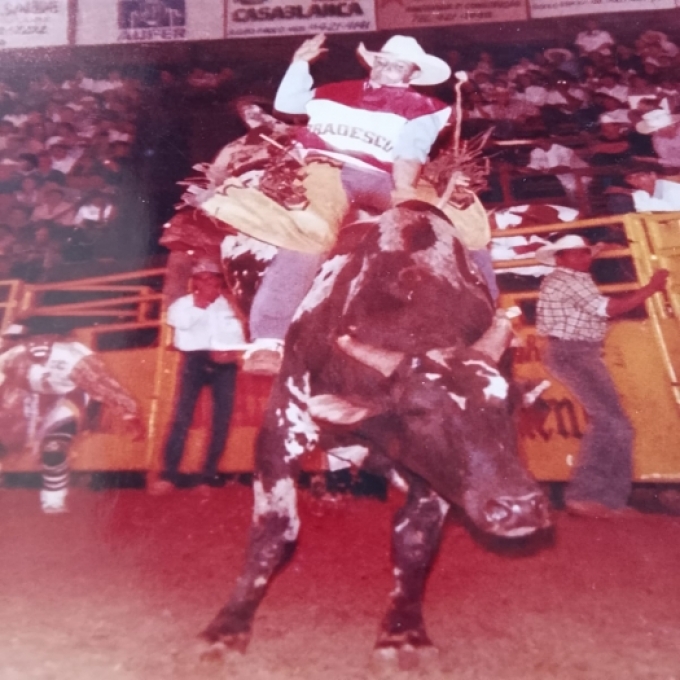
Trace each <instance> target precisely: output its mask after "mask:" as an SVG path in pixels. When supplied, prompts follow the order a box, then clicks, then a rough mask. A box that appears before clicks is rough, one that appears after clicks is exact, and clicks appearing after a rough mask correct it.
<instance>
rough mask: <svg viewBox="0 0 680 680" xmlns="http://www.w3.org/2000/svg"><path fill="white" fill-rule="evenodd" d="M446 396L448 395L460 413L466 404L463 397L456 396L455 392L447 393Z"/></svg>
mask: <svg viewBox="0 0 680 680" xmlns="http://www.w3.org/2000/svg"><path fill="white" fill-rule="evenodd" d="M447 394H448V395H449V398H450V399H451V401H453V402H454V403H455V404H457V405H458V408H459V409H460V410H461V411H464V410H465V406H466V404H467V399H466V398H465V397H461V396H460V394H456V393H455V392H447Z"/></svg>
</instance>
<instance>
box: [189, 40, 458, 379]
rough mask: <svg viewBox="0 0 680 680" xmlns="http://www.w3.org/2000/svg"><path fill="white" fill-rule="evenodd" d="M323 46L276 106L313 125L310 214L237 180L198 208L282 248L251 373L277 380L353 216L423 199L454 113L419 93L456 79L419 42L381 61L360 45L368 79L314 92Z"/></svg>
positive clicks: (260, 315) (307, 135)
mask: <svg viewBox="0 0 680 680" xmlns="http://www.w3.org/2000/svg"><path fill="white" fill-rule="evenodd" d="M325 40H326V36H325V35H323V34H320V35H317V36H315V37H313V38H309V39H308V40H305V41H304V42H303V43H302V45H301V46H300V47H299V48H298V49H297V50H296V51H295V53H294V54H293V58H292V61H291V64H290V66H289V67H288V70H287V71H286V74H285V75H284V77H283V80H282V81H281V84H280V85H279V89H278V91H277V94H276V99H275V101H274V107H275V109H276V110H277V111H280V112H284V113H286V114H289V115H307V116H308V124H307V127H306V128H303V129H301V130H299V131H298V134H297V135H296V140H297V149H296V153H298V154H299V156H300V157H301V158H302V159H304V160H303V162H304V164H305V165H304V167H305V176H304V179H303V180H302V185H303V186H304V189H305V194H306V199H307V201H308V205H307V207H304V208H301V209H294V208H290V209H287V208H284V206H282V205H279V204H278V203H277V202H276V201H274V200H272V199H271V198H269V197H267V196H265V195H264V194H263V193H262V192H261V191H259V190H257V189H254V188H251V187H244V186H239V182H238V181H234V180H227V182H226V183H225V184H224V185H223V186H222V188H221V189H220V190H219V191H218V192H217V193H215V195H213V196H210V197H209V198H208V199H207V200H205V201H203V202H202V203H201V205H200V207H201V209H202V210H203V211H204V212H206V213H207V214H209V215H212V216H213V217H217V218H218V219H220V220H222V221H224V222H226V223H227V224H230V225H231V226H233V227H234V228H236V229H238V230H239V231H241V232H243V233H245V234H247V235H248V236H253V237H254V238H257V239H259V240H261V241H264V242H265V243H270V244H272V245H275V246H277V247H279V248H280V250H279V252H278V254H277V255H276V258H275V260H274V262H273V263H272V265H271V266H270V268H269V269H268V270H267V274H266V275H265V278H264V279H263V281H262V285H261V286H260V288H259V290H258V293H257V296H256V299H255V301H254V303H253V308H252V310H251V315H250V334H251V337H252V338H253V341H254V345H253V352H252V354H250V355H248V356H247V357H246V363H245V364H244V368H245V370H249V371H252V372H260V373H266V372H269V373H276V372H278V368H279V366H280V360H281V356H282V348H283V339H284V337H285V333H286V331H287V330H288V326H289V324H290V321H291V319H292V317H293V314H294V313H295V310H296V309H297V307H298V305H299V304H300V302H301V301H302V299H303V298H304V296H305V294H306V292H307V291H308V290H309V287H310V286H311V283H312V281H313V280H314V275H315V274H316V272H317V270H318V268H319V266H320V265H321V264H322V262H323V261H324V259H325V257H326V254H327V253H328V252H329V251H330V250H331V249H332V247H333V245H334V244H335V240H336V238H337V234H338V231H339V229H340V226H341V224H342V222H343V220H344V219H345V217H346V216H347V215H348V213H349V210H350V206H355V207H357V206H360V207H370V208H371V209H374V210H378V211H384V210H386V209H387V208H389V207H390V204H391V203H395V204H396V203H398V202H400V201H402V200H406V199H409V198H415V197H416V187H417V184H418V179H419V177H420V173H421V170H422V167H423V165H424V164H425V162H426V161H427V157H428V154H429V152H430V148H431V146H432V145H433V144H434V142H435V140H436V139H437V136H438V134H439V132H440V131H441V130H442V128H443V127H444V126H445V125H446V123H447V122H448V119H449V116H450V113H451V110H450V107H448V106H447V105H446V104H444V103H443V102H440V101H439V100H437V99H434V98H433V97H430V96H426V95H424V94H422V93H420V92H417V91H416V90H414V89H413V88H412V87H411V86H412V85H422V86H425V85H437V84H440V83H443V82H445V81H446V80H447V79H448V78H449V76H450V75H451V69H450V68H449V66H448V65H447V64H446V63H445V62H444V61H443V60H441V59H439V58H438V57H435V56H433V55H430V54H427V53H426V52H425V51H424V50H423V48H422V47H421V46H420V45H419V44H418V42H417V41H416V40H415V39H414V38H411V37H408V36H398V35H397V36H392V37H391V38H390V39H389V40H388V41H387V43H385V45H384V46H383V48H382V49H381V50H380V51H379V52H373V51H369V50H367V49H366V48H365V46H364V45H363V44H361V45H359V48H358V50H357V52H358V55H359V57H360V59H361V61H362V62H363V63H364V64H365V65H366V67H367V68H368V77H367V78H366V79H364V80H350V81H341V82H339V83H331V84H328V85H322V86H320V87H315V86H314V80H313V77H312V74H311V71H310V65H311V64H312V63H313V62H315V61H316V60H318V59H319V58H320V57H322V56H323V55H324V54H325V53H326V52H327V51H328V50H327V49H326V47H324V45H325ZM329 159H330V160H332V161H333V163H332V164H329ZM291 188H292V187H291ZM282 291H283V292H284V293H285V294H281V292H282Z"/></svg>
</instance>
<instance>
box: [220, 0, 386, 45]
mask: <svg viewBox="0 0 680 680" xmlns="http://www.w3.org/2000/svg"><path fill="white" fill-rule="evenodd" d="M375 28H376V23H375V7H374V2H373V0H323V1H319V0H227V37H228V38H255V37H263V36H279V35H313V34H315V33H353V32H357V31H373V30H375Z"/></svg>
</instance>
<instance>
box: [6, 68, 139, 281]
mask: <svg viewBox="0 0 680 680" xmlns="http://www.w3.org/2000/svg"><path fill="white" fill-rule="evenodd" d="M19 85H20V86H19V87H16V89H13V88H12V87H11V86H10V85H9V84H7V83H3V84H2V85H0V231H1V234H2V236H1V238H0V242H1V244H2V245H1V252H0V278H8V277H18V278H23V279H25V280H27V281H47V280H51V279H52V278H55V277H56V276H60V275H62V274H59V272H62V273H63V271H64V266H68V264H69V263H76V262H83V261H93V260H96V261H100V262H102V261H110V260H115V259H116V258H118V257H119V256H120V255H121V249H120V246H119V245H118V243H117V241H118V238H117V235H116V233H115V232H116V230H117V229H118V228H119V225H118V224H117V216H118V212H119V211H118V206H119V204H120V202H121V199H122V196H121V190H122V187H123V185H124V184H125V182H124V177H125V174H126V170H127V169H129V167H130V166H131V165H132V160H131V154H132V149H133V147H134V145H135V142H136V135H137V129H136V118H137V110H138V108H139V101H140V83H139V81H138V80H135V79H132V78H123V77H121V74H120V72H118V71H115V70H113V71H111V72H110V73H109V74H108V76H107V77H106V78H103V79H99V80H96V79H93V78H90V77H88V76H87V75H86V74H85V73H84V72H83V71H77V72H76V73H75V74H74V75H73V77H71V78H64V79H62V80H57V79H53V78H51V77H49V76H47V75H46V74H45V73H41V74H40V75H39V76H36V77H35V78H33V79H30V80H29V81H28V82H27V83H25V84H24V83H19ZM61 265H64V266H61Z"/></svg>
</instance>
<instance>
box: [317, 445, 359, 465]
mask: <svg viewBox="0 0 680 680" xmlns="http://www.w3.org/2000/svg"><path fill="white" fill-rule="evenodd" d="M326 453H327V454H328V455H329V456H330V457H331V458H335V459H339V460H341V461H342V462H344V463H351V464H352V465H356V466H357V467H360V466H361V465H362V463H363V462H364V461H365V460H366V456H368V448H367V447H365V446H361V445H360V444H355V445H353V446H336V447H335V448H334V449H328V451H327V452H326ZM329 466H330V467H331V468H332V466H333V463H332V462H331V460H329Z"/></svg>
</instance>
